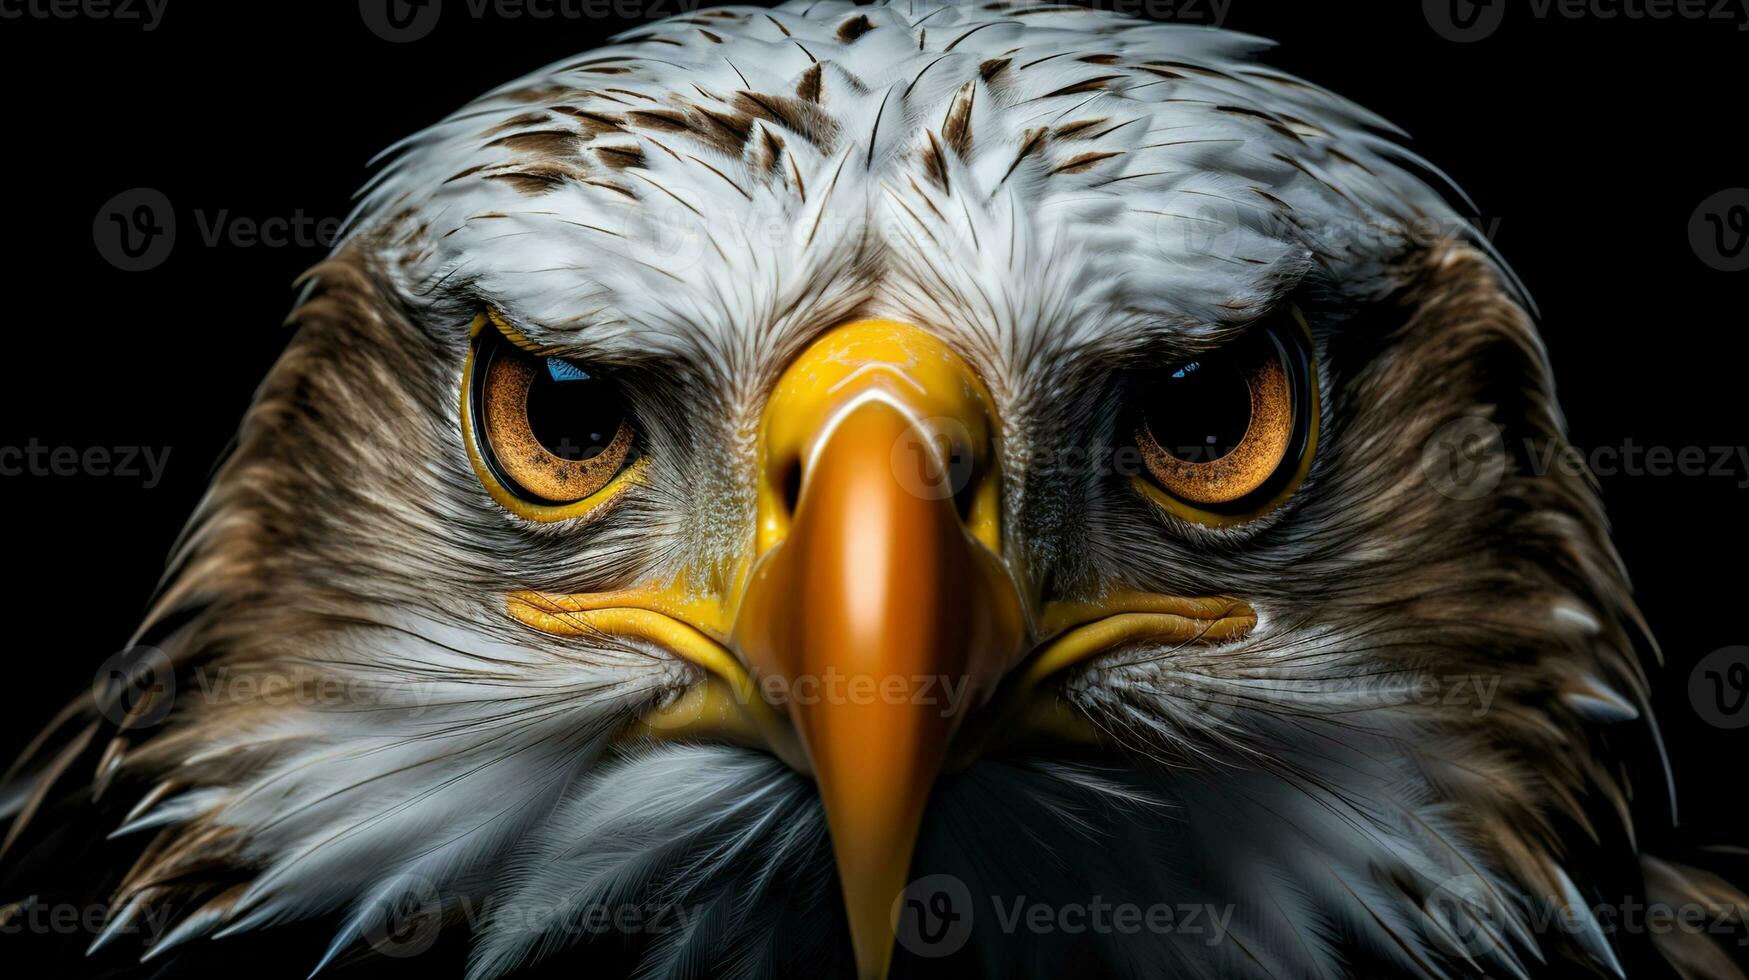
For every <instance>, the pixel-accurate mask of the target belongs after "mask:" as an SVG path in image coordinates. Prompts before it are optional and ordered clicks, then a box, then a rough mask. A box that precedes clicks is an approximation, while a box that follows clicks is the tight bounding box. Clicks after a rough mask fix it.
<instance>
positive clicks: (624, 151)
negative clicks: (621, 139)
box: [595, 146, 644, 170]
mask: <svg viewBox="0 0 1749 980" xmlns="http://www.w3.org/2000/svg"><path fill="white" fill-rule="evenodd" d="M595 155H596V156H597V157H598V158H599V159H600V160H601V162H602V163H603V164H604V165H606V166H607V167H608V168H610V169H613V170H624V169H626V168H627V167H641V166H643V165H644V149H643V147H640V146H598V147H595Z"/></svg>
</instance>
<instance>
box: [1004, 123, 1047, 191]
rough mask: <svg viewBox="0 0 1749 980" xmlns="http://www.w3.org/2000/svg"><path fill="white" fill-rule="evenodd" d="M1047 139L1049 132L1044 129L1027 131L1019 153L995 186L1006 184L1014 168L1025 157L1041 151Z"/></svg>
mask: <svg viewBox="0 0 1749 980" xmlns="http://www.w3.org/2000/svg"><path fill="white" fill-rule="evenodd" d="M1049 139H1050V130H1048V129H1045V128H1044V127H1042V126H1041V127H1039V128H1038V129H1029V130H1027V131H1026V139H1024V140H1022V141H1021V143H1020V152H1019V153H1016V154H1015V155H1014V162H1013V163H1011V164H1009V165H1008V171H1007V172H1006V173H1004V174H1003V175H1002V179H1001V180H999V181H997V182H996V184H997V185H998V186H1000V185H1002V184H1003V183H1006V182H1007V180H1008V178H1010V177H1012V176H1014V171H1015V168H1017V167H1019V166H1020V162H1021V161H1022V160H1025V159H1026V158H1027V157H1029V156H1032V155H1033V154H1035V153H1038V152H1039V151H1040V150H1043V149H1044V148H1045V143H1046V142H1048V141H1049Z"/></svg>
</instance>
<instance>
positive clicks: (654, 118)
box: [626, 109, 694, 133]
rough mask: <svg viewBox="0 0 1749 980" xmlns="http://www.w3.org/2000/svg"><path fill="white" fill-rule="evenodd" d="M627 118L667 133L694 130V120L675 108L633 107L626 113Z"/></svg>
mask: <svg viewBox="0 0 1749 980" xmlns="http://www.w3.org/2000/svg"><path fill="white" fill-rule="evenodd" d="M626 119H627V120H628V121H630V122H632V123H635V124H637V125H640V126H644V127H646V128H649V129H656V130H660V131H662V132H665V133H691V132H694V130H693V128H692V122H691V121H690V120H688V119H687V118H686V114H685V113H681V112H676V111H674V110H673V109H633V110H632V111H630V112H628V113H626Z"/></svg>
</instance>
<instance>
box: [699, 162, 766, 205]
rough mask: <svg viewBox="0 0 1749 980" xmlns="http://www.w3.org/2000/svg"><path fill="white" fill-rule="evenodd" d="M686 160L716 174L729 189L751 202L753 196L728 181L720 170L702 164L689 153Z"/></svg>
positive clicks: (726, 175) (727, 177)
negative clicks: (731, 188)
mask: <svg viewBox="0 0 1749 980" xmlns="http://www.w3.org/2000/svg"><path fill="white" fill-rule="evenodd" d="M686 158H687V159H688V160H691V161H692V162H693V163H696V164H698V165H699V166H701V167H703V168H705V169H706V170H709V171H710V172H711V173H713V174H716V175H717V176H718V177H721V178H723V183H725V184H728V185H729V186H730V187H733V188H734V189H735V193H737V194H739V195H741V196H742V197H744V198H746V199H747V200H749V201H751V200H753V195H751V194H749V193H747V191H746V189H744V188H743V187H742V186H741V185H740V184H737V183H735V182H734V180H732V179H730V177H729V175H728V174H726V173H723V172H722V171H721V170H718V169H717V168H715V167H713V166H711V165H710V164H708V163H706V162H704V161H703V160H700V159H699V158H698V157H695V156H693V155H692V154H690V153H689V154H687V155H686Z"/></svg>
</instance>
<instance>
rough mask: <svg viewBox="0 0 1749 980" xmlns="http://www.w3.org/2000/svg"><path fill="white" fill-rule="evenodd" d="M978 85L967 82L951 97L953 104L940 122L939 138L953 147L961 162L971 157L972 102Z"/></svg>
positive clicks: (975, 96) (950, 104)
mask: <svg viewBox="0 0 1749 980" xmlns="http://www.w3.org/2000/svg"><path fill="white" fill-rule="evenodd" d="M977 94H978V84H977V83H976V82H967V83H965V84H964V85H961V86H960V90H959V92H958V93H956V94H955V95H954V97H953V102H951V103H949V105H948V107H947V116H946V117H945V118H943V119H942V121H941V138H942V139H944V140H946V141H947V145H948V146H951V147H953V151H954V152H955V153H958V154H959V156H960V159H961V160H965V159H969V158H970V157H971V155H972V100H973V99H975V98H977Z"/></svg>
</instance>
